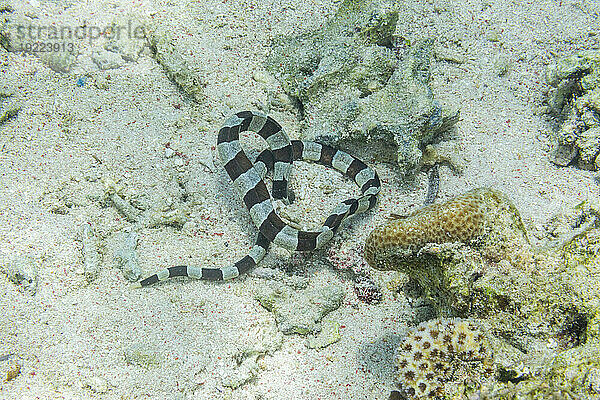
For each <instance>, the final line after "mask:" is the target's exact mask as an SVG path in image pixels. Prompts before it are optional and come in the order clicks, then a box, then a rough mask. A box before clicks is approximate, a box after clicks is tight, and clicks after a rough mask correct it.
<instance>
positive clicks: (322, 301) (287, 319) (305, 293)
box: [256, 282, 345, 335]
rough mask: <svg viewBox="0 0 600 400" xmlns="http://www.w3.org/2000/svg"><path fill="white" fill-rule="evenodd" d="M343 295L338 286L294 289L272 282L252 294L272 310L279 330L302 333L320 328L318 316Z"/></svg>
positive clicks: (340, 302) (316, 330)
mask: <svg viewBox="0 0 600 400" xmlns="http://www.w3.org/2000/svg"><path fill="white" fill-rule="evenodd" d="M344 294H345V293H344V290H343V288H342V287H341V286H338V285H328V286H320V287H314V288H309V289H305V290H301V291H295V290H293V289H292V288H290V287H288V286H287V285H284V284H281V283H279V282H272V283H271V284H270V285H269V286H268V287H265V288H263V289H262V290H259V291H258V292H257V293H256V299H257V300H258V301H259V302H260V304H261V305H262V306H263V307H265V308H266V309H267V310H269V311H271V312H272V313H273V315H274V316H275V321H277V326H278V327H279V330H281V332H283V333H285V334H292V333H298V334H300V335H306V334H309V333H314V332H319V331H320V330H321V325H320V321H321V319H323V317H324V316H325V315H327V314H328V313H330V312H331V311H333V310H336V309H338V308H339V307H340V305H341V304H342V300H343V299H344Z"/></svg>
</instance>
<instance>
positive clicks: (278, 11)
mask: <svg viewBox="0 0 600 400" xmlns="http://www.w3.org/2000/svg"><path fill="white" fill-rule="evenodd" d="M430 3H436V4H435V8H436V9H437V12H434V11H432V13H431V14H430V15H429V16H427V19H430V20H431V21H430V22H431V23H430V24H419V23H417V25H420V26H425V29H426V30H427V31H429V32H431V33H434V34H435V35H436V37H438V38H440V43H441V45H442V46H445V45H448V46H449V44H451V43H453V41H454V43H456V42H457V41H460V43H461V49H459V51H460V52H462V53H463V54H466V56H467V58H468V61H467V62H466V63H464V64H460V65H455V64H451V63H448V62H446V61H436V62H435V63H434V68H433V73H434V89H435V92H436V94H437V95H438V96H439V98H440V99H442V100H444V101H447V102H449V103H458V104H460V106H461V110H462V111H461V120H460V122H459V123H458V125H457V128H458V133H459V136H460V141H461V143H462V145H463V147H464V155H465V156H466V157H467V158H468V164H467V168H466V170H465V171H464V174H462V175H461V176H457V175H454V174H452V173H451V172H450V171H449V170H447V169H445V168H444V169H442V171H441V193H440V199H442V200H443V199H445V198H448V197H451V196H454V195H456V194H458V193H461V192H464V191H466V190H468V189H471V188H474V187H479V186H492V187H494V188H497V189H500V190H502V191H504V192H505V193H507V194H508V195H509V196H510V197H511V198H512V200H513V201H514V202H515V203H516V205H517V207H518V208H519V209H520V211H521V213H522V215H523V217H524V218H525V219H526V220H529V221H531V222H532V223H533V224H540V223H543V222H544V221H546V220H547V219H548V218H549V217H550V216H552V215H553V214H554V213H556V212H557V211H559V210H560V209H561V208H565V207H569V206H572V205H573V204H576V203H578V202H580V201H582V200H586V199H588V198H592V197H597V196H598V186H597V185H596V183H595V182H594V181H593V176H594V174H593V173H592V172H589V171H582V170H579V169H576V168H572V167H569V168H557V167H555V166H554V165H552V164H551V163H550V162H549V161H548V159H547V152H548V143H547V141H546V140H545V139H544V133H545V132H547V131H548V130H549V129H550V128H549V126H547V125H546V123H545V122H544V120H543V117H540V116H537V115H534V113H533V111H534V109H535V108H536V107H537V106H538V105H539V104H540V100H541V98H542V94H541V93H542V90H543V88H544V85H545V83H544V70H545V66H546V65H547V64H548V63H549V62H550V61H551V60H552V59H553V55H556V56H564V55H568V54H571V53H572V52H574V51H577V50H581V49H584V48H588V47H595V48H597V47H598V45H599V43H598V40H599V36H592V35H591V33H592V32H594V30H595V32H596V33H597V28H598V22H599V21H598V10H599V6H598V3H597V2H596V3H595V2H591V1H583V0H581V1H562V2H558V1H543V2H532V3H533V4H525V2H520V1H487V2H480V1H468V2H459V1H450V2H441V1H440V2H434V1H431V2H430ZM486 4H487V6H486ZM338 5H339V2H336V3H329V2H326V1H320V0H312V1H308V2H307V1H296V0H291V1H285V2H283V1H264V2H253V1H238V0H234V1H221V0H219V1H209V2H207V3H203V2H195V1H189V2H186V1H185V0H182V1H180V0H176V1H168V2H166V1H165V2H160V3H157V4H150V3H149V2H146V1H126V0H112V1H104V2H91V1H88V2H71V1H66V0H65V1H58V2H53V3H48V4H42V5H40V3H39V2H37V1H35V2H34V1H33V0H32V1H29V2H20V3H19V4H15V8H16V9H17V10H28V12H30V13H33V14H35V15H38V16H44V14H48V16H46V17H44V18H46V19H48V20H54V21H69V23H71V22H72V21H76V22H83V21H85V20H87V21H88V23H89V24H101V25H104V23H105V22H106V21H110V20H111V19H112V18H113V16H115V15H127V14H129V13H134V14H139V15H149V14H150V13H152V12H158V13H161V15H162V14H165V15H168V16H169V18H170V21H171V22H170V24H171V25H172V26H173V27H174V29H175V28H176V31H175V33H174V35H175V38H176V40H177V46H178V48H186V47H191V48H193V49H194V51H193V52H192V54H189V55H186V59H187V60H188V61H189V62H190V63H192V65H199V66H201V69H202V73H203V75H204V77H205V82H206V88H205V95H206V100H205V101H204V102H203V103H202V104H196V103H194V102H192V101H191V100H190V99H189V98H187V97H186V96H185V95H182V94H181V93H180V92H179V91H178V90H177V88H176V87H175V86H174V85H173V84H172V83H171V82H170V81H169V80H168V78H167V77H166V75H165V74H164V71H163V69H162V68H161V67H160V66H159V65H157V64H156V62H155V61H154V60H153V59H152V58H149V57H148V55H142V57H140V59H139V60H138V61H137V62H129V63H126V64H125V65H124V66H123V67H121V68H119V69H114V70H109V71H104V72H102V71H98V70H97V68H96V67H95V65H94V64H93V63H92V62H91V61H90V58H89V56H90V54H91V51H92V50H93V47H94V46H96V45H100V43H101V42H97V43H92V44H91V45H90V44H89V43H88V44H83V45H82V46H83V47H82V53H83V54H82V56H81V57H80V59H79V62H78V64H77V66H76V68H75V69H74V71H73V73H71V74H60V73H56V72H53V71H52V70H50V69H49V68H48V67H47V66H46V65H45V64H44V63H43V62H41V61H40V60H39V59H37V58H36V57H35V56H32V55H22V54H15V53H11V54H9V55H8V58H9V65H7V66H6V65H5V66H1V68H2V71H3V75H2V77H1V78H0V84H1V86H0V88H1V89H7V88H8V89H11V90H14V91H16V92H17V93H16V95H17V96H18V97H19V98H20V99H21V102H22V110H21V112H20V113H19V115H18V117H17V118H16V119H13V120H11V121H9V122H8V123H5V124H3V125H2V127H1V128H0V134H1V136H0V146H2V145H3V148H2V150H0V198H1V199H2V201H1V203H0V239H1V240H0V257H1V258H2V259H4V260H6V259H10V257H12V256H13V255H20V256H25V255H27V256H31V257H33V258H34V259H36V260H39V262H40V270H39V286H38V289H37V293H36V294H35V296H31V295H30V294H27V293H23V292H21V291H19V290H18V287H17V286H16V285H14V284H13V283H11V282H9V281H8V280H7V279H6V278H4V277H3V276H2V277H0V292H1V296H0V309H1V310H2V314H1V315H0V356H1V355H3V354H7V353H14V356H13V357H12V358H11V359H10V360H9V361H0V367H2V368H3V369H2V371H5V369H6V368H7V365H8V364H9V363H10V362H15V361H17V360H18V362H19V363H21V364H22V368H21V373H20V375H19V376H18V377H17V378H15V379H14V380H12V381H10V382H8V383H2V386H1V387H0V398H6V399H34V398H41V399H54V398H57V399H58V398H63V399H83V398H97V399H142V398H156V399H159V398H160V399H165V398H174V399H234V398H235V399H288V398H294V399H387V396H388V395H389V392H390V390H392V389H393V388H394V387H395V385H394V376H393V366H392V354H393V347H394V344H395V343H397V342H398V340H399V339H400V337H401V336H400V335H402V333H403V332H404V330H405V329H406V327H407V325H406V324H407V321H410V320H411V318H412V311H411V309H410V308H409V306H408V303H407V300H406V299H404V298H402V296H399V297H396V298H394V297H393V296H392V295H391V294H390V292H386V293H385V297H384V299H383V302H382V303H380V304H378V305H366V304H364V303H361V302H359V301H358V300H357V299H356V296H355V295H354V293H353V292H352V282H351V281H349V280H347V279H346V278H344V277H343V276H342V275H340V274H337V273H336V272H334V271H332V270H331V269H330V267H329V266H328V264H327V263H326V262H325V261H326V258H327V257H326V255H327V249H325V250H324V251H322V252H318V253H317V254H316V255H315V256H314V257H313V262H312V263H311V265H310V267H308V268H307V269H306V270H305V271H303V272H302V273H303V274H304V275H305V276H308V277H310V282H311V283H310V284H311V285H313V284H315V283H317V282H327V281H333V282H337V283H338V284H342V285H344V286H345V287H346V289H347V295H346V299H345V302H344V305H343V306H342V307H341V308H340V309H339V310H337V311H335V312H333V313H332V314H330V316H328V318H332V319H334V320H337V321H338V322H339V323H340V324H342V325H343V326H344V327H343V328H342V329H341V334H342V339H341V340H340V341H339V342H337V343H335V344H333V345H331V346H329V347H327V348H326V349H323V350H318V351H317V350H310V349H308V348H306V346H305V345H304V342H305V338H303V337H300V336H296V335H293V336H285V337H284V339H283V345H282V347H281V349H280V350H277V351H275V352H274V353H273V354H270V355H266V356H265V357H264V358H262V360H261V361H260V362H259V364H260V368H261V371H260V372H259V373H258V375H257V377H256V378H255V379H254V380H252V381H251V382H250V383H248V384H246V385H243V386H241V387H240V388H239V389H236V390H231V389H228V388H225V387H223V386H222V381H221V378H222V376H224V375H226V374H227V371H230V370H235V368H236V366H237V362H236V360H239V359H240V357H241V356H240V354H244V351H245V350H247V349H257V348H260V347H261V346H264V345H265V343H267V344H268V343H271V342H272V341H273V340H274V338H275V336H276V335H275V336H274V335H271V336H269V335H267V338H266V339H260V335H259V334H258V333H257V332H261V331H262V330H265V331H266V332H271V331H269V329H272V328H273V326H274V325H273V324H274V321H273V317H272V315H271V314H270V313H269V312H267V311H266V310H264V309H263V308H262V307H261V306H260V305H259V304H258V303H257V301H255V300H254V299H253V292H254V290H255V289H256V288H257V287H259V286H262V285H265V281H264V280H263V279H260V278H256V277H250V276H245V277H241V278H239V279H237V280H234V281H231V282H227V283H217V284H215V283H206V282H199V281H180V280H177V281H173V282H169V283H166V284H162V285H157V286H156V287H152V288H148V289H144V290H135V291H132V290H129V289H128V285H129V282H127V281H126V280H125V279H124V278H123V277H122V274H121V272H120V271H119V270H117V269H116V268H115V265H114V262H113V260H112V256H111V254H110V252H109V251H108V250H106V251H105V254H104V255H103V256H104V263H103V267H102V269H101V273H100V276H99V277H98V278H97V279H96V280H95V281H93V282H92V283H89V284H88V283H87V282H86V281H85V279H84V277H83V276H82V275H81V274H80V273H79V270H80V269H81V267H82V256H81V242H80V241H79V240H78V238H79V229H80V227H81V225H82V224H84V223H87V222H92V223H93V224H94V226H95V229H96V232H97V234H98V236H99V237H100V239H102V241H101V243H104V244H105V245H106V246H107V248H108V247H109V246H110V245H111V244H110V238H111V237H112V235H113V234H114V233H115V232H117V231H118V230H120V229H123V228H126V227H128V226H129V225H130V224H129V223H128V222H127V221H125V220H124V218H123V217H122V216H120V215H119V214H118V212H117V211H116V210H115V209H114V207H108V208H106V207H105V208H103V207H102V206H101V204H100V203H99V202H98V201H95V200H93V199H90V198H89V197H88V195H100V194H102V192H103V183H102V180H103V179H105V180H106V179H112V180H114V181H119V183H120V184H121V185H122V186H124V194H125V195H127V196H134V197H135V196H136V195H138V196H141V197H140V202H142V203H144V202H145V203H147V204H151V205H154V206H159V205H166V206H168V205H169V204H170V202H172V201H173V199H175V200H174V201H175V202H176V201H177V199H178V198H179V197H180V195H181V190H182V189H181V188H180V187H179V185H178V184H177V180H178V176H179V177H185V178H186V179H188V185H189V187H190V188H191V189H189V190H191V191H192V192H193V193H194V194H195V196H197V197H195V198H194V199H193V207H192V208H193V209H192V212H193V214H192V215H193V220H194V221H195V222H196V223H197V225H196V227H195V228H194V230H193V232H195V235H192V236H190V235H185V234H184V233H182V232H181V231H178V230H177V229H174V228H169V227H160V228H155V229H142V230H141V231H140V240H139V245H138V251H139V255H140V259H141V263H142V268H143V270H144V275H147V274H150V273H153V272H155V271H157V270H158V269H159V268H162V267H166V266H171V265H175V264H180V263H182V262H187V263H190V262H192V263H199V264H202V263H204V264H206V265H214V266H222V265H226V264H227V263H230V262H233V261H235V260H236V259H237V258H239V257H242V256H243V255H244V254H245V252H246V251H247V250H248V248H249V246H250V244H251V241H252V240H253V239H254V237H255V229H254V228H253V227H252V226H251V222H250V220H249V218H248V216H247V211H246V210H245V209H244V208H243V206H242V204H241V202H240V201H239V200H238V199H237V197H236V195H235V193H234V191H233V189H232V188H231V186H230V184H229V182H228V178H227V176H226V174H225V173H224V171H223V169H222V167H221V165H220V164H219V162H218V161H216V156H215V154H214V153H215V152H214V151H213V150H212V147H213V146H214V144H215V141H216V130H217V129H218V127H219V124H220V123H221V122H222V120H223V119H224V117H225V116H228V115H229V114H230V113H232V112H234V111H239V110H244V109H256V108H257V105H258V104H261V103H262V104H267V98H266V94H265V92H264V90H263V87H264V85H263V84H262V83H259V82H256V81H254V80H253V79H252V78H251V76H252V73H253V72H254V71H256V70H260V69H262V68H263V67H262V62H263V58H264V56H265V55H266V54H267V53H268V50H269V40H270V39H272V38H273V37H274V36H275V35H277V34H290V33H299V32H302V31H308V30H310V29H314V28H315V27H318V26H319V25H320V24H322V23H323V22H324V21H326V19H327V18H328V17H329V16H331V15H332V13H334V12H335V10H336V9H337V7H338ZM431 8H432V10H433V8H434V6H433V5H432V7H431ZM491 31H494V32H497V33H498V36H499V37H500V39H501V42H492V41H490V40H488V39H487V38H486V34H487V33H488V32H491ZM457 38H458V39H457ZM225 47H226V48H225ZM497 57H505V58H507V59H508V60H510V61H511V69H510V71H509V72H508V74H507V75H505V76H503V77H499V76H497V74H496V73H495V69H494V60H495V59H496V58H497ZM85 72H89V73H90V74H91V75H92V76H91V77H90V78H89V79H88V80H87V82H86V84H85V86H84V87H78V86H76V84H75V83H76V80H77V78H78V77H79V76H81V75H82V74H83V73H85ZM108 75H110V78H109V77H108ZM273 116H274V117H276V119H278V120H279V121H280V123H282V125H284V126H285V128H286V129H287V131H288V132H289V133H290V135H291V136H293V137H295V136H297V129H298V123H297V121H296V118H295V116H294V115H292V114H291V113H284V112H275V113H273ZM167 142H169V143H170V146H171V147H172V148H173V149H175V150H177V151H179V152H181V153H183V154H185V156H186V157H185V158H182V157H178V156H175V157H170V158H166V157H165V144H166V143H167ZM98 160H100V161H101V162H99V161H98ZM186 160H187V161H189V164H187V165H185V163H183V161H186ZM213 161H214V163H213ZM367 161H369V160H367ZM202 164H204V165H207V166H208V167H209V168H210V169H208V168H205V167H204V166H203V165H202ZM375 168H377V170H378V171H379V173H380V174H381V177H382V179H383V184H384V187H383V190H382V194H381V198H380V202H379V207H378V209H377V210H376V212H374V213H373V212H371V213H369V214H368V215H366V216H361V217H359V218H357V219H356V220H354V221H353V222H352V223H351V224H349V225H348V226H347V227H346V228H345V231H344V232H342V233H341V235H339V238H336V240H335V243H334V244H333V245H336V246H339V244H340V242H341V241H342V240H351V241H353V243H355V244H356V245H358V244H360V243H362V241H363V240H364V238H365V237H366V234H367V233H368V231H369V230H370V229H371V227H372V226H373V225H375V224H378V223H381V222H382V221H383V220H384V219H385V218H386V216H387V215H388V214H389V213H390V212H396V213H402V212H404V211H406V210H408V209H411V208H413V207H416V206H418V205H420V204H421V202H422V200H423V197H424V195H425V177H424V176H420V177H419V181H418V182H417V183H416V185H415V186H414V187H407V186H406V185H403V184H402V182H401V181H400V178H398V177H397V176H396V172H395V170H394V168H392V167H390V166H389V165H384V164H379V165H375ZM302 169H304V171H305V172H303V173H298V174H296V178H297V179H296V181H295V183H294V188H295V189H296V196H297V197H299V201H300V204H301V205H305V206H306V208H307V212H309V213H310V214H311V217H309V219H314V220H317V221H318V220H319V219H320V218H324V217H326V216H327V214H328V211H329V210H330V209H331V208H332V207H333V206H334V205H335V204H336V203H337V202H338V201H340V200H343V199H344V198H345V197H346V196H347V195H346V194H343V195H338V196H339V197H337V198H333V199H332V198H330V197H331V196H333V195H332V194H329V195H327V198H326V199H324V200H325V201H324V202H323V203H321V198H319V196H320V195H319V192H320V191H319V190H316V189H313V190H311V191H310V192H307V194H304V193H303V192H302V190H304V189H303V188H304V187H306V186H307V185H311V187H316V188H319V187H326V186H331V184H330V183H328V182H327V181H328V179H329V178H330V174H332V173H333V172H331V171H327V170H326V169H324V168H320V167H316V166H310V165H309V166H308V167H302ZM178 170H180V171H182V172H178ZM311 171H312V172H311ZM313 180H316V181H317V182H321V183H320V184H319V183H317V184H315V183H313ZM319 185H321V186H319ZM342 185H343V186H344V187H345V188H346V189H344V190H346V191H347V192H348V193H351V192H352V191H353V190H354V187H353V185H352V184H351V183H347V182H346V183H342ZM335 186H337V184H336V185H335ZM303 196H304V199H302V197H303ZM169 199H170V200H169ZM65 204H69V205H71V207H70V208H68V207H67V211H68V212H67V213H66V214H56V213H52V212H49V209H51V208H52V207H59V208H60V207H63V209H65V208H64V207H65ZM216 233H218V234H216ZM220 233H222V235H219V234H220ZM225 243H227V247H226V245H225ZM353 245H354V244H353ZM274 254H276V256H270V257H269V258H268V259H267V261H266V265H280V264H285V263H286V261H287V257H289V255H287V254H286V253H285V252H282V251H274ZM354 262H356V263H359V262H360V255H359V254H355V255H354ZM373 276H375V277H376V278H377V279H379V280H386V279H389V277H390V276H392V275H390V274H387V275H386V274H381V273H377V272H374V273H373ZM257 337H259V338H257ZM135 343H137V344H140V343H141V344H144V345H146V346H148V347H149V348H151V349H154V350H153V351H155V353H158V355H157V358H158V359H159V360H160V361H159V362H160V367H159V368H155V367H150V368H147V369H146V368H143V367H140V366H137V365H130V364H128V363H127V362H126V361H125V356H124V354H125V351H126V349H127V348H129V347H130V346H131V345H132V344H135ZM242 358H243V357H242ZM104 385H106V388H103V386H104ZM90 386H91V388H90ZM105 389H106V390H105Z"/></svg>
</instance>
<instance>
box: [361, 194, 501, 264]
mask: <svg viewBox="0 0 600 400" xmlns="http://www.w3.org/2000/svg"><path fill="white" fill-rule="evenodd" d="M487 192H491V189H475V190H472V191H469V192H467V193H465V194H463V195H461V196H458V197H455V198H453V199H451V200H449V201H447V202H445V203H441V204H432V205H429V206H426V207H423V208H421V209H419V210H417V211H415V212H413V213H412V214H409V215H408V216H406V217H399V216H392V218H393V220H392V221H391V222H390V223H388V224H387V225H385V226H383V227H380V228H377V229H375V230H374V231H373V232H371V234H370V235H369V237H368V238H367V241H366V243H365V259H366V260H367V262H368V263H369V265H371V266H372V267H374V268H380V269H386V268H385V265H386V264H387V259H388V253H389V252H396V251H398V250H406V251H407V252H411V251H412V250H414V249H418V248H420V247H422V246H423V245H425V244H427V243H447V242H466V241H469V240H473V239H475V238H477V237H478V236H479V235H480V234H481V232H482V230H483V226H484V217H485V208H486V207H485V201H484V196H485V195H486V193H487Z"/></svg>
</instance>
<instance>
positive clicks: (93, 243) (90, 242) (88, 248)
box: [81, 224, 101, 282]
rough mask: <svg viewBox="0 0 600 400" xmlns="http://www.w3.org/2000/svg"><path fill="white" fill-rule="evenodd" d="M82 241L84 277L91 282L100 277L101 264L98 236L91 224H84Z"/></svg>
mask: <svg viewBox="0 0 600 400" xmlns="http://www.w3.org/2000/svg"><path fill="white" fill-rule="evenodd" d="M81 241H82V243H83V246H82V252H83V275H84V276H85V279H86V280H87V281H88V282H91V281H93V280H94V279H96V277H97V276H98V273H99V272H100V262H101V257H100V252H99V251H98V242H97V239H96V234H95V233H94V229H93V228H92V225H91V224H83V227H82V228H81Z"/></svg>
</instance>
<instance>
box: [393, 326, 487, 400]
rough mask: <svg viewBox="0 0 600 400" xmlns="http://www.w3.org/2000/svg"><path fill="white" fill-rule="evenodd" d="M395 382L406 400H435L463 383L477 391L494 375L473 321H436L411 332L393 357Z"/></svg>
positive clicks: (481, 335) (483, 335)
mask: <svg viewBox="0 0 600 400" xmlns="http://www.w3.org/2000/svg"><path fill="white" fill-rule="evenodd" d="M396 365H397V367H398V381H399V383H400V384H401V386H402V389H403V391H404V393H405V394H406V395H407V396H408V398H409V399H436V398H445V396H446V395H448V394H450V393H454V392H456V391H457V390H456V388H452V389H450V386H457V385H460V384H462V383H463V382H464V381H470V382H472V383H473V385H472V387H469V388H468V390H469V391H471V392H474V391H476V390H477V389H479V386H480V385H482V384H483V383H484V382H485V381H486V380H489V379H490V378H491V377H492V376H493V373H494V365H493V358H492V350H491V347H490V346H489V344H488V342H487V339H486V336H485V334H484V333H483V331H482V330H481V329H480V328H479V327H478V326H477V325H475V323H474V322H473V321H469V320H463V319H458V318H455V319H435V320H431V321H427V322H422V323H421V324H419V325H418V326H417V327H415V328H413V329H411V330H410V331H409V332H408V334H407V336H406V338H405V339H404V340H403V342H402V343H401V344H400V347H399V348H398V352H397V354H396ZM447 387H448V388H447ZM447 389H448V390H447Z"/></svg>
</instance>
